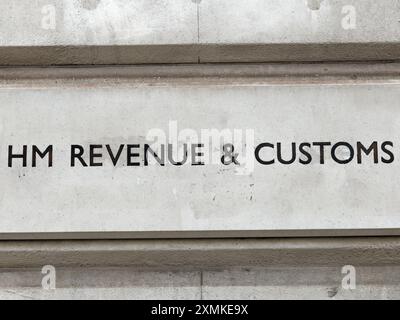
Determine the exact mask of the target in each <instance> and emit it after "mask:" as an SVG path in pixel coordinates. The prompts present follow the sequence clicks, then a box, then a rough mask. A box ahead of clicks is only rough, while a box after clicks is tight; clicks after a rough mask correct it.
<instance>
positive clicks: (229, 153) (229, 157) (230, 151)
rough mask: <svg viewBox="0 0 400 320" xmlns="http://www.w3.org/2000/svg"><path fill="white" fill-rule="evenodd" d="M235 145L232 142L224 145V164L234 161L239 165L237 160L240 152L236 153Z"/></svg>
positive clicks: (222, 160)
mask: <svg viewBox="0 0 400 320" xmlns="http://www.w3.org/2000/svg"><path fill="white" fill-rule="evenodd" d="M234 151H235V147H234V146H233V144H231V143H227V144H224V146H223V147H222V152H223V155H222V157H221V162H222V164H224V165H226V166H227V165H230V164H232V163H234V164H236V165H239V162H238V161H237V159H236V158H237V156H238V155H239V154H238V153H234Z"/></svg>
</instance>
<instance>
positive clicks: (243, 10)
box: [0, 0, 400, 65]
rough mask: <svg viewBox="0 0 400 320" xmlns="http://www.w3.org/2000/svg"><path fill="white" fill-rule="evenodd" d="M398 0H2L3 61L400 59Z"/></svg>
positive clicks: (0, 61)
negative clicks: (11, 0) (10, 0)
mask: <svg viewBox="0 0 400 320" xmlns="http://www.w3.org/2000/svg"><path fill="white" fill-rule="evenodd" d="M399 9H400V8H399V3H398V1H396V0H381V1H379V2H378V1H356V0H352V1H348V0H304V1H298V0H287V1H279V0H273V1H261V0H249V1H245V2H243V1H240V0H235V1H229V0H222V1H212V0H203V1H192V0H175V1H167V0H157V1H151V2H149V1H144V0H141V1H129V0H118V1H111V0H72V1H69V0H63V1H56V0H50V1H44V0H37V1H30V0H20V1H13V2H9V1H1V2H0V28H1V30H2V32H1V35H0V64H2V65H48V64H50V65H52V64H57V65H66V64H141V63H198V62H266V61H329V60H398V59H399V51H400V46H399V41H400V28H399V18H398V15H397V14H396V13H397V12H398V11H399Z"/></svg>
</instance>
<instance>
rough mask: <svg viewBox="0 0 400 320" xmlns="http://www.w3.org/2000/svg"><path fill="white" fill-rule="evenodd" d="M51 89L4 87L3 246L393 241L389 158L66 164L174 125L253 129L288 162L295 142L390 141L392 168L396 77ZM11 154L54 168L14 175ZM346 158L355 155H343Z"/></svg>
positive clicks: (17, 168) (393, 168)
mask: <svg viewBox="0 0 400 320" xmlns="http://www.w3.org/2000/svg"><path fill="white" fill-rule="evenodd" d="M56 81H57V80H54V81H53V80H48V81H47V84H46V81H45V82H39V83H36V82H35V81H33V82H32V83H30V84H29V85H28V86H27V83H25V85H24V86H22V87H20V86H19V85H18V83H17V82H16V83H15V84H13V82H4V83H3V87H2V89H1V90H0V99H1V101H2V104H1V110H0V112H1V118H2V121H3V122H2V127H1V145H2V146H3V148H2V152H1V155H0V156H1V158H0V160H1V162H0V163H1V169H0V173H1V175H2V181H4V184H2V185H1V194H2V201H1V204H0V209H1V210H0V216H1V219H2V224H1V225H0V231H1V233H2V237H3V238H7V237H17V238H18V237H26V236H28V237H44V238H46V237H58V238H59V237H66V238H69V237H75V238H76V237H99V236H101V237H121V236H122V237H130V236H137V237H143V236H144V237H160V236H163V237H164V236H174V237H177V236H178V237H182V236H183V237H187V236H193V235H196V236H197V235H198V236H224V231H226V232H228V233H227V234H226V235H227V236H251V235H254V236H268V235H270V236H271V235H273V236H276V235H278V234H279V235H280V236H288V235H289V236H295V235H309V236H315V235H328V234H330V235H379V234H385V235H390V234H397V232H398V228H399V226H400V221H399V219H398V214H397V213H398V212H399V210H400V209H399V203H398V201H397V198H398V197H397V194H396V190H398V184H399V180H398V179H397V174H396V172H397V171H398V170H399V168H398V162H397V161H394V162H393V163H384V162H383V161H382V158H387V156H388V154H387V153H384V152H382V151H383V150H381V149H379V150H378V152H379V157H378V159H377V161H378V163H374V159H373V155H371V154H370V155H368V156H367V155H362V163H360V164H359V163H357V158H356V157H355V158H353V160H352V161H351V162H350V163H348V164H339V163H337V161H336V160H335V161H334V160H333V158H332V156H331V153H330V152H329V151H327V152H326V159H325V161H326V162H325V164H321V163H320V162H319V156H320V154H321V153H320V151H319V148H318V147H315V146H314V147H313V148H312V152H311V154H312V157H313V161H312V163H310V164H308V165H304V164H301V163H300V162H299V159H298V158H296V161H295V162H294V163H292V164H291V165H284V164H282V163H278V162H277V163H275V164H274V165H273V166H269V165H260V164H257V163H256V164H255V168H254V172H248V174H247V175H241V174H238V173H240V171H237V169H238V168H237V167H236V166H233V165H230V166H224V165H222V164H221V163H220V164H219V165H206V166H182V167H174V166H171V165H166V166H165V167H161V166H159V165H158V164H155V165H151V166H148V167H144V166H139V167H127V166H124V165H123V163H122V164H118V165H117V166H115V167H114V166H113V165H112V163H111V161H110V160H107V157H106V155H107V154H106V153H105V152H103V155H104V159H103V160H99V161H101V162H103V163H104V166H103V167H90V168H89V167H82V166H81V165H79V164H78V165H77V166H76V167H73V168H72V167H71V164H70V155H69V152H70V150H69V147H70V145H71V144H81V145H82V146H84V148H85V150H86V152H87V148H88V146H89V145H90V144H110V145H112V146H113V148H115V146H118V145H119V144H128V143H133V144H136V143H139V144H144V143H145V142H146V141H147V139H146V135H147V133H148V131H149V130H150V129H153V128H162V129H164V130H166V132H167V131H168V124H169V121H177V123H178V128H179V129H183V128H192V129H195V130H196V132H199V130H201V129H213V128H215V129H218V130H222V129H225V128H227V129H231V130H232V129H254V130H255V143H256V144H257V143H262V142H271V143H274V144H276V143H277V142H281V143H283V146H284V149H285V157H286V156H287V154H288V153H289V154H290V146H291V143H292V142H296V143H301V142H303V141H308V142H314V141H329V142H332V143H336V142H339V141H347V142H349V143H350V144H352V145H355V144H356V143H357V141H361V142H363V143H364V144H365V145H367V146H369V145H370V144H371V143H372V142H373V141H377V142H379V145H380V144H381V143H382V142H383V141H392V142H393V143H394V147H393V153H394V156H395V158H396V159H397V157H398V153H397V152H398V149H397V147H396V146H397V140H396V139H397V138H396V137H397V136H398V133H397V128H398V125H397V122H398V118H399V117H398V116H397V113H396V112H397V108H396V103H397V101H398V98H399V97H398V92H399V88H398V83H397V82H396V81H395V80H392V81H389V80H386V81H380V82H376V83H370V82H368V81H354V80H353V81H352V82H343V81H342V82H341V81H339V82H336V83H335V81H334V80H332V79H331V80H330V82H329V83H327V82H320V83H318V82H314V83H312V82H308V83H307V82H304V83H297V84H296V83H289V82H287V83H286V84H285V83H284V82H280V83H279V84H278V83H276V82H275V80H273V81H271V82H269V81H268V80H265V79H264V80H260V79H250V78H248V79H247V80H246V79H241V80H240V82H238V83H235V80H234V79H229V81H228V82H226V83H224V84H219V85H217V86H214V85H212V86H210V85H206V84H204V82H202V83H199V82H196V81H197V80H193V79H192V80H190V81H188V80H186V81H185V83H184V84H181V85H177V84H176V83H174V84H173V85H168V81H167V82H163V83H161V82H160V83H159V84H158V85H157V84H155V83H153V82H150V83H148V84H151V85H146V82H141V83H137V82H135V81H133V82H130V81H129V79H128V80H126V81H124V82H121V83H116V82H113V81H108V82H102V81H98V80H97V82H96V81H94V82H85V81H83V82H79V81H78V82H73V83H69V84H68V85H65V83H64V82H60V83H59V84H58V82H56ZM246 81H247V82H246ZM263 81H265V82H263ZM83 84H85V85H83ZM249 108H250V110H251V112H249ZM354 119H357V121H355V120H354ZM11 144H12V145H13V146H14V148H15V149H14V152H17V151H18V150H19V151H21V150H22V145H24V144H26V145H31V144H37V145H38V146H39V147H40V148H43V147H44V146H47V145H49V144H53V145H54V159H53V160H54V166H53V167H52V168H48V167H46V163H47V162H46V161H47V159H46V161H45V162H43V161H42V162H41V163H40V165H38V167H36V168H32V167H31V158H30V157H29V160H27V161H28V163H29V165H28V167H22V165H21V164H22V161H21V159H14V160H13V162H14V163H15V164H14V165H13V167H12V168H8V167H7V160H8V159H7V147H8V146H9V145H11ZM29 150H30V149H29ZM42 150H43V149H42ZM327 150H330V149H327ZM103 151H104V150H103ZM347 151H348V150H347ZM270 156H271V155H270V154H266V155H263V157H268V158H269V157H270ZM337 156H338V157H344V158H343V159H347V158H348V157H349V155H348V153H346V150H344V151H343V152H339V153H338V155H337ZM84 159H86V161H88V158H87V156H86V155H85V157H84ZM124 161H125V160H124ZM242 173H243V172H242ZM32 221H34V222H33V223H32ZM182 231H183V232H186V233H182V234H180V232H182ZM210 231H211V232H212V233H207V232H210ZM103 232H104V233H103ZM193 232H197V233H195V234H193ZM21 233H22V234H25V235H22V234H21ZM41 233H46V234H42V235H41ZM54 233H56V234H54ZM75 233H77V234H75ZM108 233H110V235H108Z"/></svg>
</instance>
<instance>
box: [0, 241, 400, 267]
mask: <svg viewBox="0 0 400 320" xmlns="http://www.w3.org/2000/svg"><path fill="white" fill-rule="evenodd" d="M399 263H400V238H398V237H387V238H385V237H371V238H303V239H299V238H298V239H277V238H276V239H196V240H194V239H193V240H191V239H182V240H178V239H176V240H172V239H171V240H166V239H164V240H85V241H78V240H76V241H73V240H70V241H29V242H28V241H0V268H19V267H37V266H42V265H46V264H52V265H55V266H60V267H61V266H128V265H130V266H135V267H143V268H152V269H161V270H164V269H169V270H173V269H175V268H177V269H179V270H186V269H187V270H191V269H196V268H203V269H213V268H221V267H224V268H227V267H235V266H242V267H245V266H252V267H257V266H259V267H265V266H285V265H286V266H290V265H294V266H341V265H346V264H353V265H396V264H399Z"/></svg>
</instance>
